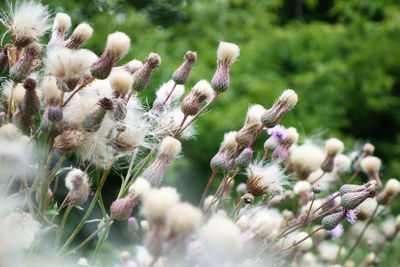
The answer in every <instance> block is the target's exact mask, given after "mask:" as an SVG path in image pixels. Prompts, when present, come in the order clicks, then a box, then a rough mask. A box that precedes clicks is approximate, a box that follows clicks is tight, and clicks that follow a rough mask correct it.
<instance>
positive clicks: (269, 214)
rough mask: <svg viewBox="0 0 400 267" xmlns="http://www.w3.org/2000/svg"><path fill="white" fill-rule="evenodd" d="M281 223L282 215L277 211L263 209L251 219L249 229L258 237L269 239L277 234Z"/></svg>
mask: <svg viewBox="0 0 400 267" xmlns="http://www.w3.org/2000/svg"><path fill="white" fill-rule="evenodd" d="M281 223H282V215H281V214H280V213H279V212H278V211H277V210H275V209H273V210H266V209H263V210H260V211H258V212H257V213H256V214H255V215H254V217H252V218H251V220H250V222H249V228H250V230H251V231H252V232H253V233H254V234H256V235H257V236H259V237H261V238H267V237H270V236H271V235H274V234H276V232H277V230H278V228H279V226H280V224H281Z"/></svg>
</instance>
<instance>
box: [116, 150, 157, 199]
mask: <svg viewBox="0 0 400 267" xmlns="http://www.w3.org/2000/svg"><path fill="white" fill-rule="evenodd" d="M156 147H157V144H154V145H153V147H152V149H151V150H150V152H149V154H148V155H147V156H146V158H145V159H144V160H143V162H142V164H141V165H140V167H139V168H138V170H137V171H136V173H135V175H134V176H133V177H132V179H131V180H130V181H129V183H128V184H127V185H126V187H125V188H123V189H122V193H121V191H120V192H119V194H118V198H121V197H123V196H124V195H125V194H126V193H127V191H128V190H129V187H130V186H131V185H132V184H133V183H134V182H135V180H136V178H137V177H138V176H139V174H140V173H141V171H142V170H143V168H144V166H146V164H147V163H148V162H149V160H150V159H151V156H152V155H153V153H154V152H155V151H156Z"/></svg>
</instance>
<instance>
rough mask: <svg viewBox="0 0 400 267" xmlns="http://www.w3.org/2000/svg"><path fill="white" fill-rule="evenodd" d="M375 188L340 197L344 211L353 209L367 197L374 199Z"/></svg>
mask: <svg viewBox="0 0 400 267" xmlns="http://www.w3.org/2000/svg"><path fill="white" fill-rule="evenodd" d="M376 190H377V189H376V188H375V189H374V190H369V189H366V190H364V191H361V192H352V193H347V194H344V195H342V197H341V200H340V203H341V205H342V206H343V208H345V209H346V210H352V209H355V208H356V207H357V206H358V205H360V204H361V203H362V202H363V201H364V200H366V199H367V198H369V197H374V196H375V195H376Z"/></svg>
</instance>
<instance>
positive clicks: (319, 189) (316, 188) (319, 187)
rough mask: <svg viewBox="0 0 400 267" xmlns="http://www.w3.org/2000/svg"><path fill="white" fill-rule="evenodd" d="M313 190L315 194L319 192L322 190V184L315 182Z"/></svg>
mask: <svg viewBox="0 0 400 267" xmlns="http://www.w3.org/2000/svg"><path fill="white" fill-rule="evenodd" d="M312 191H313V193H314V194H319V193H321V192H322V189H321V186H320V185H319V184H314V185H313V186H312Z"/></svg>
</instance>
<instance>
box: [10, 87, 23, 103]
mask: <svg viewBox="0 0 400 267" xmlns="http://www.w3.org/2000/svg"><path fill="white" fill-rule="evenodd" d="M24 96H25V88H24V87H23V86H22V83H19V84H17V86H16V87H15V88H14V92H13V96H12V97H13V101H14V103H16V104H17V106H21V104H22V100H23V99H24ZM10 97H11V91H10Z"/></svg>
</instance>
